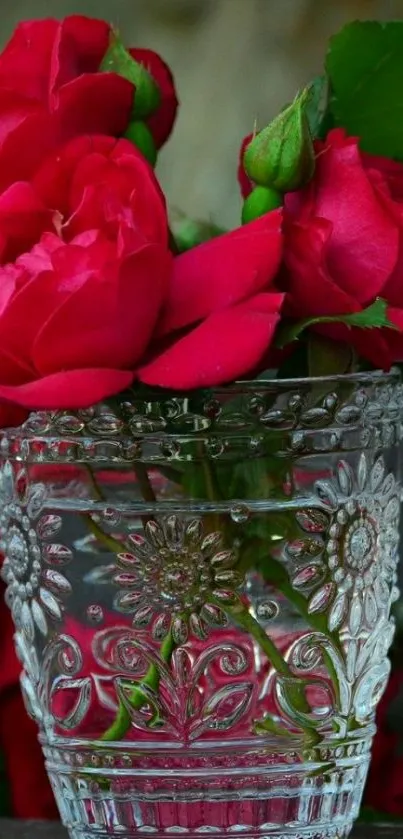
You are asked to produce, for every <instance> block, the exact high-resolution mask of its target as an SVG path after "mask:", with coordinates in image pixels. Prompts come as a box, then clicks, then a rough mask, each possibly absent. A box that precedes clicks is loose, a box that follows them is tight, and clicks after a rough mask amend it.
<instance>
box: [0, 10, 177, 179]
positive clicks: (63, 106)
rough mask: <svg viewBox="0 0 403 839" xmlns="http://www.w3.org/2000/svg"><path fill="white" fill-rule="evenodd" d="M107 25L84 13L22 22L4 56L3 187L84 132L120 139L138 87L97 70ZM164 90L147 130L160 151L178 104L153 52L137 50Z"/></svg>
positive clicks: (0, 82) (0, 101)
mask: <svg viewBox="0 0 403 839" xmlns="http://www.w3.org/2000/svg"><path fill="white" fill-rule="evenodd" d="M110 34H111V28H110V26H109V24H108V23H106V22H104V21H101V20H94V19H90V18H86V17H83V16H80V15H72V16H71V17H67V18H65V19H64V20H63V21H61V22H60V21H57V20H52V19H48V20H37V21H27V22H25V23H21V24H20V25H19V26H18V27H17V29H16V30H15V32H14V35H13V36H12V38H11V40H10V41H9V43H8V44H7V46H6V47H5V49H4V50H3V52H2V53H1V54H0V189H1V190H4V189H5V188H6V187H7V186H8V185H9V184H11V183H12V182H13V181H17V180H21V179H26V178H30V177H31V175H32V173H33V172H34V171H35V169H36V168H37V166H38V165H39V164H40V163H42V161H43V160H44V159H45V157H46V155H47V154H48V153H49V152H50V151H52V150H53V149H54V148H56V147H57V146H58V145H61V144H62V143H65V142H66V141H68V140H70V139H72V138H73V137H75V136H77V135H79V134H85V133H90V134H94V133H100V134H108V135H110V136H115V137H118V136H119V135H121V134H123V133H124V132H125V130H126V128H127V126H128V124H129V121H130V116H131V112H132V108H133V102H134V87H133V85H132V84H130V82H128V81H127V80H126V79H124V78H123V77H121V76H119V75H117V74H115V73H104V72H98V70H99V67H100V64H101V61H102V59H103V57H104V55H105V53H106V51H107V48H108V44H109V39H110ZM132 54H133V56H134V57H135V58H137V60H139V61H140V62H141V63H144V64H147V67H148V68H149V70H150V73H151V74H152V75H153V76H154V78H155V81H156V82H157V84H158V85H159V87H160V93H161V103H160V107H159V109H158V111H157V112H156V113H155V114H154V115H153V116H152V117H151V118H150V120H149V127H150V129H151V131H152V133H153V135H154V139H155V142H156V145H157V146H158V147H159V146H160V145H162V143H163V142H164V141H165V140H166V138H167V137H168V135H169V133H170V131H171V128H172V125H173V122H174V119H175V114H176V108H177V100H176V94H175V88H174V84H173V80H172V76H171V74H170V71H169V70H168V68H167V67H166V65H165V64H164V63H163V61H162V60H161V59H160V58H159V56H158V55H156V54H155V53H153V52H150V51H148V50H133V51H132Z"/></svg>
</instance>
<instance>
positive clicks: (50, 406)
mask: <svg viewBox="0 0 403 839" xmlns="http://www.w3.org/2000/svg"><path fill="white" fill-rule="evenodd" d="M132 381H133V373H131V372H130V371H128V370H111V369H107V368H104V369H92V370H88V369H84V370H63V371H60V372H59V373H53V374H52V375H51V376H45V377H44V378H43V379H36V380H35V381H32V382H28V383H26V384H22V385H16V386H13V385H0V400H4V401H5V402H11V403H13V404H15V405H20V406H22V407H23V408H29V409H31V410H54V409H56V408H57V409H61V410H63V409H74V408H89V407H90V406H91V405H95V404H96V403H97V402H100V401H101V400H102V399H105V398H106V397H107V396H113V395H114V394H115V393H119V392H120V391H122V390H125V389H126V388H128V387H130V385H131V384H132Z"/></svg>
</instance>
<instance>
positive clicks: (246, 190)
mask: <svg viewBox="0 0 403 839" xmlns="http://www.w3.org/2000/svg"><path fill="white" fill-rule="evenodd" d="M252 139H253V134H248V136H247V137H245V139H244V140H243V141H242V145H241V148H240V151H239V161H238V183H239V186H240V187H241V195H242V198H247V197H248V195H250V193H251V192H252V189H253V181H251V179H250V178H249V177H248V175H247V174H246V172H245V166H244V162H243V158H244V154H245V151H246V149H247V147H248V146H249V143H250V141H251V140H252Z"/></svg>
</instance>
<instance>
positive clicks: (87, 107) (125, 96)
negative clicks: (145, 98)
mask: <svg viewBox="0 0 403 839" xmlns="http://www.w3.org/2000/svg"><path fill="white" fill-rule="evenodd" d="M132 105H133V85H132V84H131V83H130V82H128V81H127V79H124V78H123V77H122V76H118V75H116V74H115V73H88V74H86V75H84V76H78V77H77V78H75V79H73V80H72V81H71V82H69V84H66V85H64V87H62V88H61V89H60V91H59V96H58V103H57V111H56V112H55V113H54V114H53V116H54V119H55V120H56V119H57V126H58V138H59V141H60V142H66V141H67V140H69V139H71V138H72V137H75V136H76V135H77V134H87V133H88V134H108V135H111V136H114V137H119V135H120V134H123V133H124V131H125V130H126V128H127V125H128V123H129V118H130V112H131V109H132Z"/></svg>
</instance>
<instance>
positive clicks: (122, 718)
mask: <svg viewBox="0 0 403 839" xmlns="http://www.w3.org/2000/svg"><path fill="white" fill-rule="evenodd" d="M174 649H175V642H174V640H173V638H172V634H171V632H169V634H168V635H167V637H166V638H165V640H164V641H163V643H162V645H161V648H160V656H161V658H162V660H163V661H165V663H166V664H168V663H169V661H170V658H171V655H172V653H173V651H174ZM159 681H160V675H159V673H158V670H157V668H156V667H155V666H154V665H153V664H152V665H151V667H149V669H148V671H147V673H146V675H145V676H144V679H142V680H141V682H139V684H137V685H136V686H135V687H134V688H133V689H132V691H131V694H130V698H129V703H130V705H131V707H132V708H134V709H135V710H137V711H138V710H140V708H142V707H143V705H147V703H148V701H149V700H148V699H147V696H146V695H145V694H144V693H142V690H141V689H142V687H147V688H150V689H151V690H154V691H156V690H158V685H159ZM130 722H131V718H130V713H129V711H128V710H127V707H126V705H124V704H123V702H122V701H120V702H119V708H118V712H117V715H116V717H115V719H114V721H113V723H112V725H111V726H110V727H109V728H108V729H107V731H105V732H104V733H103V734H102V735H101V738H100V739H101V740H107V741H109V742H110V741H112V740H113V741H118V740H121V739H122V737H124V735H125V734H126V732H127V730H128V728H129V727H130Z"/></svg>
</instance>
